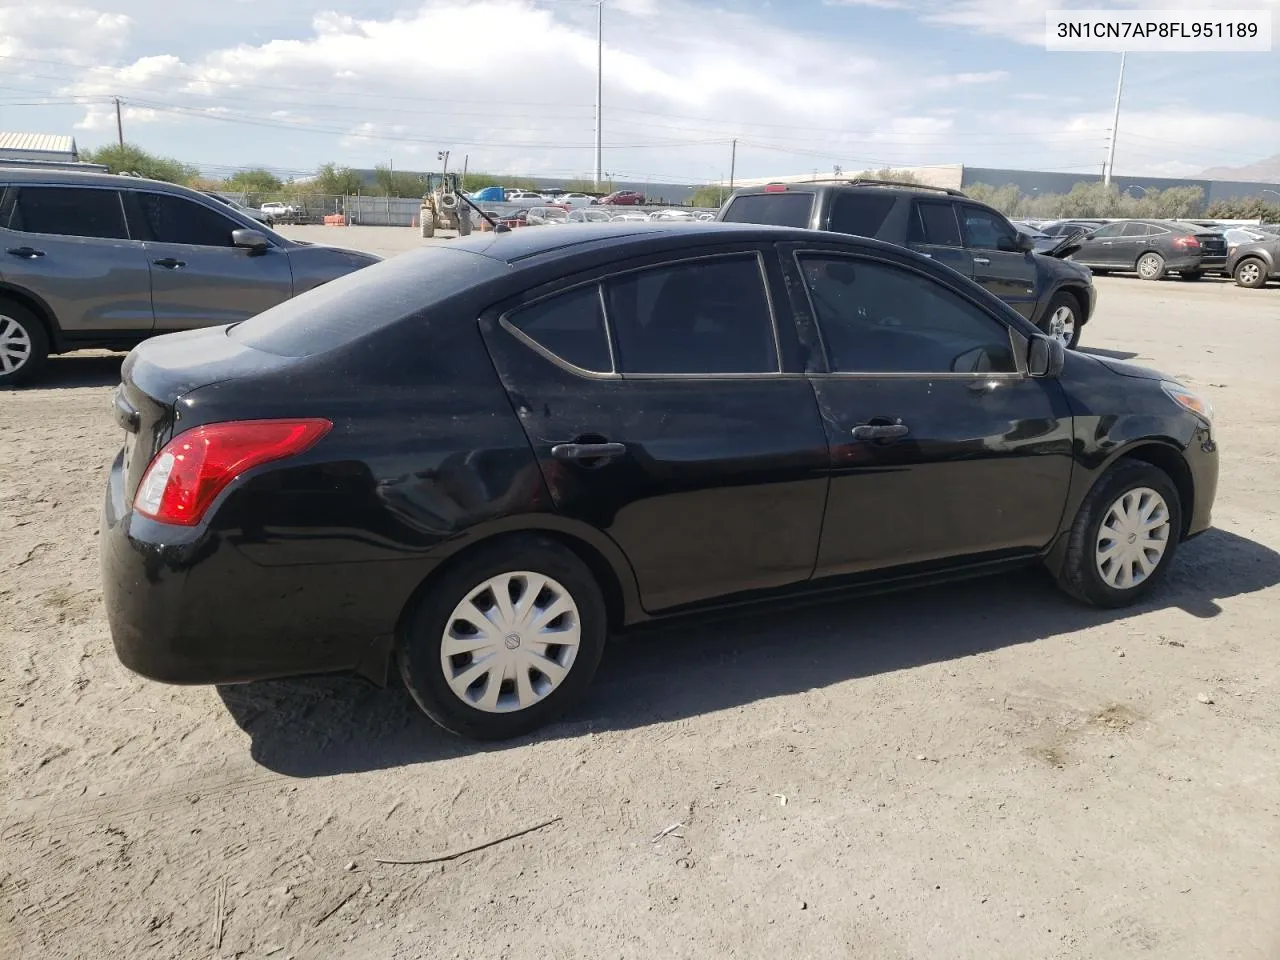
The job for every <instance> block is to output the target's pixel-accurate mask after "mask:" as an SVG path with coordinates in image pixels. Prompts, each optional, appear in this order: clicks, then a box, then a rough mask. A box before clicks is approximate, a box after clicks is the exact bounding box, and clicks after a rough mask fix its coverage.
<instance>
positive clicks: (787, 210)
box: [724, 191, 834, 229]
mask: <svg viewBox="0 0 1280 960" xmlns="http://www.w3.org/2000/svg"><path fill="white" fill-rule="evenodd" d="M812 213H813V194H812V193H795V192H793V191H787V192H785V193H751V194H747V195H746V196H742V197H737V198H736V199H734V200H733V201H731V202H730V204H729V209H728V210H726V211H725V212H724V220H725V222H726V223H765V224H770V225H772V226H775V227H804V228H807V227H808V226H809V222H810V216H811V214H812ZM833 229H834V228H833Z"/></svg>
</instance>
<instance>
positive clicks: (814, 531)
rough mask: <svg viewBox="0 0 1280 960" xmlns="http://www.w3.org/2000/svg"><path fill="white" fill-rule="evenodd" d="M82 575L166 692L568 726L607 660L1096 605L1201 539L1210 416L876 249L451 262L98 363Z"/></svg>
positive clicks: (486, 724) (533, 249) (505, 250)
mask: <svg viewBox="0 0 1280 960" xmlns="http://www.w3.org/2000/svg"><path fill="white" fill-rule="evenodd" d="M123 380H124V382H123V383H122V384H121V385H120V387H119V389H118V391H117V393H116V395H115V401H114V409H115V417H116V420H117V422H118V423H119V426H120V429H121V435H122V437H123V438H124V444H123V449H122V450H121V452H120V453H119V454H118V455H117V456H116V458H115V461H114V462H113V463H112V465H111V468H110V471H109V479H108V482H107V491H106V503H105V513H104V518H103V525H102V535H101V549H102V574H103V583H104V589H105V598H106V606H107V612H108V616H109V620H110V625H111V632H112V636H113V638H114V642H115V646H116V650H117V653H118V655H119V657H120V658H121V660H122V661H123V662H124V663H125V664H126V665H128V666H129V667H131V668H132V669H134V670H136V671H138V672H139V673H141V674H144V675H146V676H148V677H152V678H155V679H157V680H162V681H168V682H172V683H230V682H236V681H248V680H255V679H259V678H270V677H282V676H287V675H294V674H302V673H315V672H322V671H351V670H354V671H358V672H360V673H362V674H364V675H365V676H367V677H371V678H373V679H375V680H378V681H385V680H386V679H387V676H388V671H389V669H390V668H391V667H392V665H396V666H398V669H399V671H400V674H401V676H402V677H403V679H404V682H405V684H406V685H407V686H408V688H409V690H410V691H411V692H412V694H413V696H414V697H415V699H416V700H417V702H418V703H419V704H420V705H421V707H422V708H423V709H424V710H425V711H426V712H427V713H428V714H430V715H431V716H432V717H433V718H434V719H436V720H437V721H438V722H439V723H441V724H442V725H443V726H445V727H447V728H448V729H450V730H453V731H456V732H458V733H462V734H466V735H470V736H475V737H485V738H490V737H506V736H512V735H516V734H519V733H522V732H524V731H527V730H530V729H531V728H534V727H536V726H538V725H539V724H542V723H544V722H546V721H548V720H549V719H551V718H552V717H553V716H555V715H556V714H558V713H560V711H562V710H563V709H564V708H565V706H566V705H567V704H569V703H570V702H571V701H572V700H573V699H574V697H576V696H577V695H578V694H580V693H581V692H582V691H583V689H584V688H585V687H586V686H587V684H588V683H589V681H590V680H591V677H592V674H593V673H594V671H595V669H596V665H597V663H598V662H599V660H600V656H601V652H602V650H603V646H604V642H605V638H606V635H607V634H608V633H609V632H610V631H613V630H617V629H621V628H625V627H627V626H629V625H632V624H637V623H640V622H641V621H648V620H653V619H655V618H661V617H668V616H673V615H676V614H680V613H683V612H685V611H691V610H695V609H700V608H705V607H707V606H712V605H715V606H724V605H727V604H735V605H736V604H747V603H759V602H770V601H776V600H779V599H780V598H783V597H789V596H792V595H794V594H798V593H804V592H806V591H812V590H815V589H817V590H822V591H829V590H831V589H833V588H871V589H883V588H885V587H887V586H909V585H911V584H916V583H920V582H924V581H928V580H932V579H938V578H949V577H955V576H958V575H966V574H973V573H995V572H999V571H1003V570H1007V569H1009V568H1010V567H1016V566H1020V565H1025V564H1044V565H1046V566H1047V567H1048V569H1049V570H1050V571H1051V572H1052V574H1053V575H1054V576H1055V577H1056V578H1057V580H1058V583H1059V584H1060V585H1061V586H1062V588H1063V589H1064V590H1065V591H1066V592H1067V593H1069V594H1070V595H1072V596H1073V597H1076V598H1078V599H1079V600H1082V601H1084V602H1087V603H1091V604H1096V605H1100V606H1119V605H1123V604H1127V603H1131V602H1133V601H1135V600H1137V599H1138V598H1140V597H1142V596H1144V595H1145V594H1146V593H1147V592H1148V591H1149V590H1150V589H1152V587H1154V586H1155V585H1156V584H1157V583H1158V582H1159V580H1160V579H1161V577H1162V576H1163V575H1164V574H1165V573H1166V572H1167V570H1168V568H1169V566H1170V564H1171V563H1172V562H1173V560H1174V555H1175V553H1176V551H1177V549H1178V545H1179V544H1180V543H1181V541H1183V540H1185V539H1186V538H1188V537H1191V536H1194V535H1196V534H1198V533H1200V532H1202V531H1203V530H1205V529H1206V528H1207V527H1208V526H1209V522H1210V508H1211V507H1212V505H1213V498H1214V492H1215V488H1216V486H1217V475H1218V458H1217V449H1216V445H1215V441H1214V436H1213V431H1212V427H1211V419H1212V412H1211V410H1210V407H1209V405H1208V403H1207V402H1206V401H1205V400H1203V399H1202V398H1200V397H1199V396H1197V395H1196V394H1194V393H1193V392H1191V391H1190V390H1188V389H1187V388H1186V387H1184V386H1181V385H1180V384H1178V383H1176V382H1174V381H1172V380H1170V379H1169V378H1168V377H1165V376H1163V375H1161V374H1159V373H1156V372H1153V371H1150V370H1146V369H1143V368H1140V367H1134V366H1130V365H1127V364H1123V363H1117V362H1115V361H1111V360H1103V359H1099V358H1095V357H1092V356H1087V355H1083V354H1074V353H1072V354H1067V353H1066V352H1065V351H1064V350H1063V349H1062V347H1061V345H1060V344H1059V343H1058V342H1056V341H1054V340H1052V339H1050V338H1048V337H1046V336H1044V335H1042V334H1041V333H1040V332H1039V331H1038V330H1037V329H1036V327H1035V326H1033V325H1032V324H1030V323H1029V322H1028V321H1027V320H1025V319H1023V318H1022V317H1021V316H1020V315H1019V314H1018V313H1016V312H1015V311H1014V310H1013V309H1012V308H1010V307H1009V306H1007V305H1006V304H1004V303H1003V302H1002V301H1000V300H999V299H998V298H997V297H995V296H994V295H992V294H991V293H989V292H988V291H986V290H985V289H983V288H982V287H980V286H977V285H976V284H974V283H972V282H970V281H969V280H967V279H965V278H963V277H961V276H960V275H959V274H958V273H955V272H954V271H952V270H950V269H948V268H946V267H944V266H941V265H939V264H937V263H935V262H934V261H932V260H930V259H928V258H926V257H924V256H922V255H919V254H916V253H913V252H912V251H910V250H906V249H904V248H901V247H896V246H891V245H888V244H884V243H878V242H876V241H874V240H865V239H860V238H856V237H851V236H846V235H837V234H827V233H818V232H810V231H806V230H793V229H786V228H771V227H759V226H744V225H738V224H732V225H731V224H678V225H673V226H662V225H657V224H653V225H647V224H601V225H592V226H566V227H563V228H561V229H558V230H519V231H515V232H511V233H498V234H486V235H483V236H473V237H471V238H470V239H468V240H461V241H455V242H454V243H451V244H449V245H448V246H439V247H432V248H428V249H423V250H419V251H417V252H415V253H410V254H406V255H404V256H401V257H397V258H395V259H394V260H390V261H388V262H385V263H382V264H379V265H377V266H374V267H371V268H369V269H366V270H361V271H359V272H357V273H354V274H352V275H350V276H348V277H344V278H341V279H339V280H335V281H333V282H332V283H329V284H326V285H325V286H323V287H321V288H319V289H318V290H316V291H314V292H312V293H309V294H306V295H304V296H301V297H298V298H296V299H294V300H291V301H288V302H287V303H284V304H282V305H281V306H278V307H275V308H273V309H271V310H269V311H267V312H266V313H263V314H261V315H259V316H257V317H254V318H253V319H250V320H247V321H244V322H242V323H239V324H235V325H233V326H229V327H221V328H217V329H207V330H193V331H190V332H183V333H176V334H170V335H167V336H162V337H157V338H155V339H153V340H150V341H148V342H146V343H144V344H142V345H141V346H139V347H138V348H136V349H135V350H134V351H133V352H132V353H131V354H130V356H129V357H128V359H127V361H126V362H125V365H124V376H123Z"/></svg>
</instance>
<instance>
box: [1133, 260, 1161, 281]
mask: <svg viewBox="0 0 1280 960" xmlns="http://www.w3.org/2000/svg"><path fill="white" fill-rule="evenodd" d="M1138 272H1139V273H1140V274H1142V275H1143V276H1144V277H1154V276H1155V275H1156V274H1157V273H1159V272H1160V261H1159V260H1157V259H1156V258H1155V257H1143V258H1142V259H1141V260H1139V261H1138Z"/></svg>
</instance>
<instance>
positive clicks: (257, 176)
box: [223, 168, 284, 193]
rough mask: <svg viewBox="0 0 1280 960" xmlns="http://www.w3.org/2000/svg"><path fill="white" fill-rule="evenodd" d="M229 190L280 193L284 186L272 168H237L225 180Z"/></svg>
mask: <svg viewBox="0 0 1280 960" xmlns="http://www.w3.org/2000/svg"><path fill="white" fill-rule="evenodd" d="M223 183H224V185H225V186H226V188H227V189H228V190H234V191H237V192H239V193H278V192H279V191H280V188H281V187H282V186H284V184H282V183H281V182H280V178H279V177H277V176H276V175H275V174H274V173H272V172H271V171H270V170H263V169H260V168H259V169H254V170H237V171H236V172H235V173H233V174H232V175H231V176H229V177H227V179H226V180H225V181H223Z"/></svg>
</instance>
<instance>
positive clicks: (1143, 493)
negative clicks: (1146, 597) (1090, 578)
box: [1094, 487, 1169, 590]
mask: <svg viewBox="0 0 1280 960" xmlns="http://www.w3.org/2000/svg"><path fill="white" fill-rule="evenodd" d="M1168 545H1169V505H1168V504H1167V503H1165V502H1164V497H1162V496H1160V494H1158V493H1156V491H1154V490H1152V489H1151V488H1150V487H1138V488H1137V489H1135V490H1130V491H1129V492H1128V493H1125V494H1122V495H1121V496H1120V499H1118V500H1117V501H1116V502H1115V503H1113V504H1112V505H1111V509H1109V510H1108V511H1107V515H1106V517H1105V518H1103V521H1102V526H1101V527H1099V528H1098V542H1097V545H1096V546H1095V548H1094V562H1095V563H1096V564H1097V566H1098V573H1099V575H1100V576H1101V577H1102V579H1103V581H1104V582H1105V583H1106V584H1107V585H1108V586H1110V587H1114V588H1115V589H1116V590H1128V589H1129V588H1131V587H1136V586H1137V585H1138V584H1140V583H1142V582H1143V581H1144V580H1146V579H1147V578H1148V577H1149V576H1151V574H1153V573H1155V570H1156V567H1158V566H1160V561H1161V560H1162V559H1163V558H1164V551H1165V548H1166V547H1167V546H1168Z"/></svg>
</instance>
